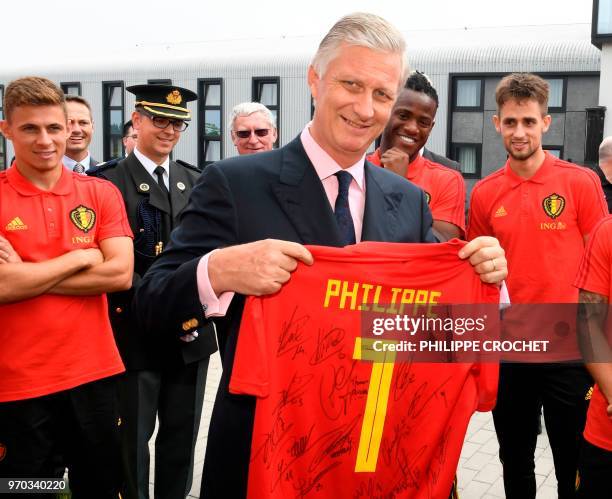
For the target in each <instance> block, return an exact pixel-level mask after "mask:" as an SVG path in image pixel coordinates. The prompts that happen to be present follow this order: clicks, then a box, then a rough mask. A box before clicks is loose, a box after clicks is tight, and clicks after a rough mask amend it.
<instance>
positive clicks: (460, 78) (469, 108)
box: [449, 75, 485, 112]
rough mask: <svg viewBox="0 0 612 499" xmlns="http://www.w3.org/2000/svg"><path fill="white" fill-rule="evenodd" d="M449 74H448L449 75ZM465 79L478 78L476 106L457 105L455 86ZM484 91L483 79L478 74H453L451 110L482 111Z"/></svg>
mask: <svg viewBox="0 0 612 499" xmlns="http://www.w3.org/2000/svg"><path fill="white" fill-rule="evenodd" d="M449 76H450V75H449ZM467 80H480V104H479V105H478V106H459V105H457V86H458V83H459V82H460V81H467ZM484 92H485V79H484V77H479V76H454V77H453V80H452V94H451V99H452V108H451V109H452V111H453V112H455V111H459V112H479V111H480V112H482V111H484Z"/></svg>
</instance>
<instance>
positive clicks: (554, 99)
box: [544, 77, 566, 112]
mask: <svg viewBox="0 0 612 499" xmlns="http://www.w3.org/2000/svg"><path fill="white" fill-rule="evenodd" d="M544 79H545V80H546V82H547V83H548V85H549V87H550V89H549V94H548V110H549V111H553V112H554V111H557V112H559V111H565V89H566V84H565V83H566V79H565V78H561V77H559V78H544Z"/></svg>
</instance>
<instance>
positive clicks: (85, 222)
mask: <svg viewBox="0 0 612 499" xmlns="http://www.w3.org/2000/svg"><path fill="white" fill-rule="evenodd" d="M70 220H72V223H73V224H74V225H75V226H76V227H77V229H80V230H82V231H83V232H85V233H86V234H87V232H89V231H90V230H91V228H92V227H93V226H94V224H95V223H96V213H95V212H94V211H93V210H92V209H91V208H87V206H83V205H82V204H81V205H79V206H77V207H76V208H75V209H74V210H72V211H71V212H70Z"/></svg>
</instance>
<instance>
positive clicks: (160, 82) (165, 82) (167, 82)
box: [147, 78, 172, 85]
mask: <svg viewBox="0 0 612 499" xmlns="http://www.w3.org/2000/svg"><path fill="white" fill-rule="evenodd" d="M147 83H148V84H149V85H172V80H171V79H169V78H168V79H164V78H159V79H157V80H147Z"/></svg>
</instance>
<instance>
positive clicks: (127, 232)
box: [96, 180, 134, 241]
mask: <svg viewBox="0 0 612 499" xmlns="http://www.w3.org/2000/svg"><path fill="white" fill-rule="evenodd" d="M96 188H97V189H99V190H100V191H101V192H102V194H101V196H100V198H99V199H100V200H101V201H100V213H99V214H98V217H99V223H100V225H99V229H98V241H102V240H104V239H108V238H110V237H132V238H133V237H134V236H133V234H132V229H131V228H130V223H129V222H128V218H127V214H126V211H125V203H124V202H123V197H122V196H121V193H120V192H119V189H117V187H115V186H114V185H113V184H112V183H110V182H109V181H106V180H104V181H101V180H98V181H96Z"/></svg>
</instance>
